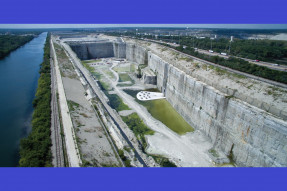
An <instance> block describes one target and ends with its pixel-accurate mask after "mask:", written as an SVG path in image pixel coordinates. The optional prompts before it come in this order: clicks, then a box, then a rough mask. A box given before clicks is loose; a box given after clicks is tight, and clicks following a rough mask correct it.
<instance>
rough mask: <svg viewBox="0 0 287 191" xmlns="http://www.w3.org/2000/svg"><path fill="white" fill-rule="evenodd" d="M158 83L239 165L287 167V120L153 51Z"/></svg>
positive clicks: (186, 116)
mask: <svg viewBox="0 0 287 191" xmlns="http://www.w3.org/2000/svg"><path fill="white" fill-rule="evenodd" d="M148 58H149V60H148V65H149V67H150V68H151V69H152V70H154V71H155V72H156V73H157V86H158V88H159V89H160V90H161V91H162V92H163V93H164V94H165V97H166V98H167V100H168V101H169V102H170V103H171V104H172V106H173V107H174V108H175V109H176V110H177V111H178V113H179V114H180V115H182V116H183V117H184V119H185V120H186V121H187V122H188V123H189V124H191V125H192V126H193V127H195V128H196V129H200V130H201V131H203V132H204V133H205V134H206V135H207V136H208V137H209V138H210V139H211V141H212V143H213V144H214V148H216V149H220V150H221V151H223V152H224V153H225V154H226V155H227V156H229V155H230V154H231V153H232V156H233V160H234V161H235V162H236V164H237V165H239V166H287V152H286V151H287V123H286V121H283V120H281V119H278V118H276V117H275V116H273V115H271V114H269V113H267V112H265V111H263V110H261V109H258V108H257V107H254V106H251V105H249V104H247V103H245V102H243V101H241V100H238V99H234V98H232V97H230V96H226V95H225V94H224V93H222V92H220V91H218V90H216V89H215V88H213V87H211V86H208V85H207V84H205V83H202V82H200V81H198V80H196V79H195V78H192V77H191V76H189V75H186V74H185V73H184V72H183V71H181V70H179V69H177V68H176V67H174V66H172V65H170V64H169V63H167V62H165V61H163V60H162V59H161V58H160V57H158V56H156V55H154V54H153V53H151V52H149V56H148Z"/></svg>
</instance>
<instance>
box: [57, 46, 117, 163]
mask: <svg viewBox="0 0 287 191" xmlns="http://www.w3.org/2000/svg"><path fill="white" fill-rule="evenodd" d="M59 48H60V46H57V48H56V52H57V55H58V60H59V69H60V71H61V76H62V81H63V86H64V91H65V95H66V98H67V103H68V106H69V114H70V116H71V120H72V126H73V129H74V132H75V135H76V137H75V139H76V140H75V141H76V142H77V146H78V148H79V153H80V155H81V159H82V165H83V166H99V167H101V166H121V164H120V162H119V159H118V158H117V156H116V153H115V151H114V150H113V148H112V146H111V143H110V142H109V140H108V138H107V137H106V134H105V132H104V129H103V127H102V126H101V124H100V122H99V120H98V118H97V116H96V113H95V111H94V109H93V108H92V105H91V103H90V102H89V101H88V99H87V96H85V93H86V89H85V87H84V86H83V84H82V83H81V81H80V78H79V76H78V75H77V73H76V72H75V68H74V66H73V64H72V63H71V62H70V60H69V58H68V56H67V55H66V54H65V52H63V51H59V50H58V49H59Z"/></svg>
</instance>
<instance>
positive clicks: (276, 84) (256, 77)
mask: <svg viewBox="0 0 287 191" xmlns="http://www.w3.org/2000/svg"><path fill="white" fill-rule="evenodd" d="M128 38H130V37H128ZM137 40H138V39H137ZM143 41H151V42H154V40H149V39H144V40H143ZM160 43H164V42H160ZM161 46H163V45H161ZM164 47H165V48H167V49H169V50H171V51H175V52H177V53H179V54H183V55H185V56H186V57H189V58H192V59H194V60H198V61H200V62H203V63H205V64H208V65H212V66H215V67H218V68H221V69H224V70H227V71H229V72H232V73H236V74H240V75H243V76H246V77H248V78H252V79H255V80H259V81H262V82H265V83H269V84H272V85H274V86H279V87H282V88H286V89H287V84H283V83H280V82H276V81H272V80H268V79H266V78H261V77H258V76H254V75H251V74H247V73H244V72H240V71H238V70H233V69H231V68H228V67H225V66H221V65H219V64H215V63H212V62H209V61H206V60H203V59H200V58H197V57H194V56H191V55H189V54H186V53H183V52H180V51H178V50H176V49H174V48H170V47H167V46H164ZM222 56H223V55H222ZM170 64H172V63H170Z"/></svg>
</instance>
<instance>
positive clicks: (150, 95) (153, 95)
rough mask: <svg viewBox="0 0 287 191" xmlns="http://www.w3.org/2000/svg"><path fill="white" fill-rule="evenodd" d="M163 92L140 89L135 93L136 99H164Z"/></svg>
mask: <svg viewBox="0 0 287 191" xmlns="http://www.w3.org/2000/svg"><path fill="white" fill-rule="evenodd" d="M164 98H165V97H164V95H163V93H159V92H148V91H140V92H139V93H137V99H138V100H141V101H148V100H155V99H164Z"/></svg>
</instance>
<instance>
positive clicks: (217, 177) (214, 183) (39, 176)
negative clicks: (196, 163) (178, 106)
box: [0, 168, 286, 191]
mask: <svg viewBox="0 0 287 191" xmlns="http://www.w3.org/2000/svg"><path fill="white" fill-rule="evenodd" d="M285 175H286V168H252V169H251V168H220V169H218V168H1V174H0V180H1V184H0V190H5V191H7V190H29V191H34V190H35V191H40V190H41V191H46V190H47V191H48V190H53V191H54V190H61V191H63V190H68V191H74V190H75V191H79V190H80V191H82V190H83V191H84V190H104V191H106V190H125V191H130V190H131V191H150V190H157V191H159V190H174V191H177V190H180V191H185V190H195V191H198V190H209V191H210V190H220V191H236V190H240V191H249V190H250V191H254V190H256V191H257V190H258V191H265V190H266V191H267V190H274V191H275V190H276V191H279V190H286V176H285Z"/></svg>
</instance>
